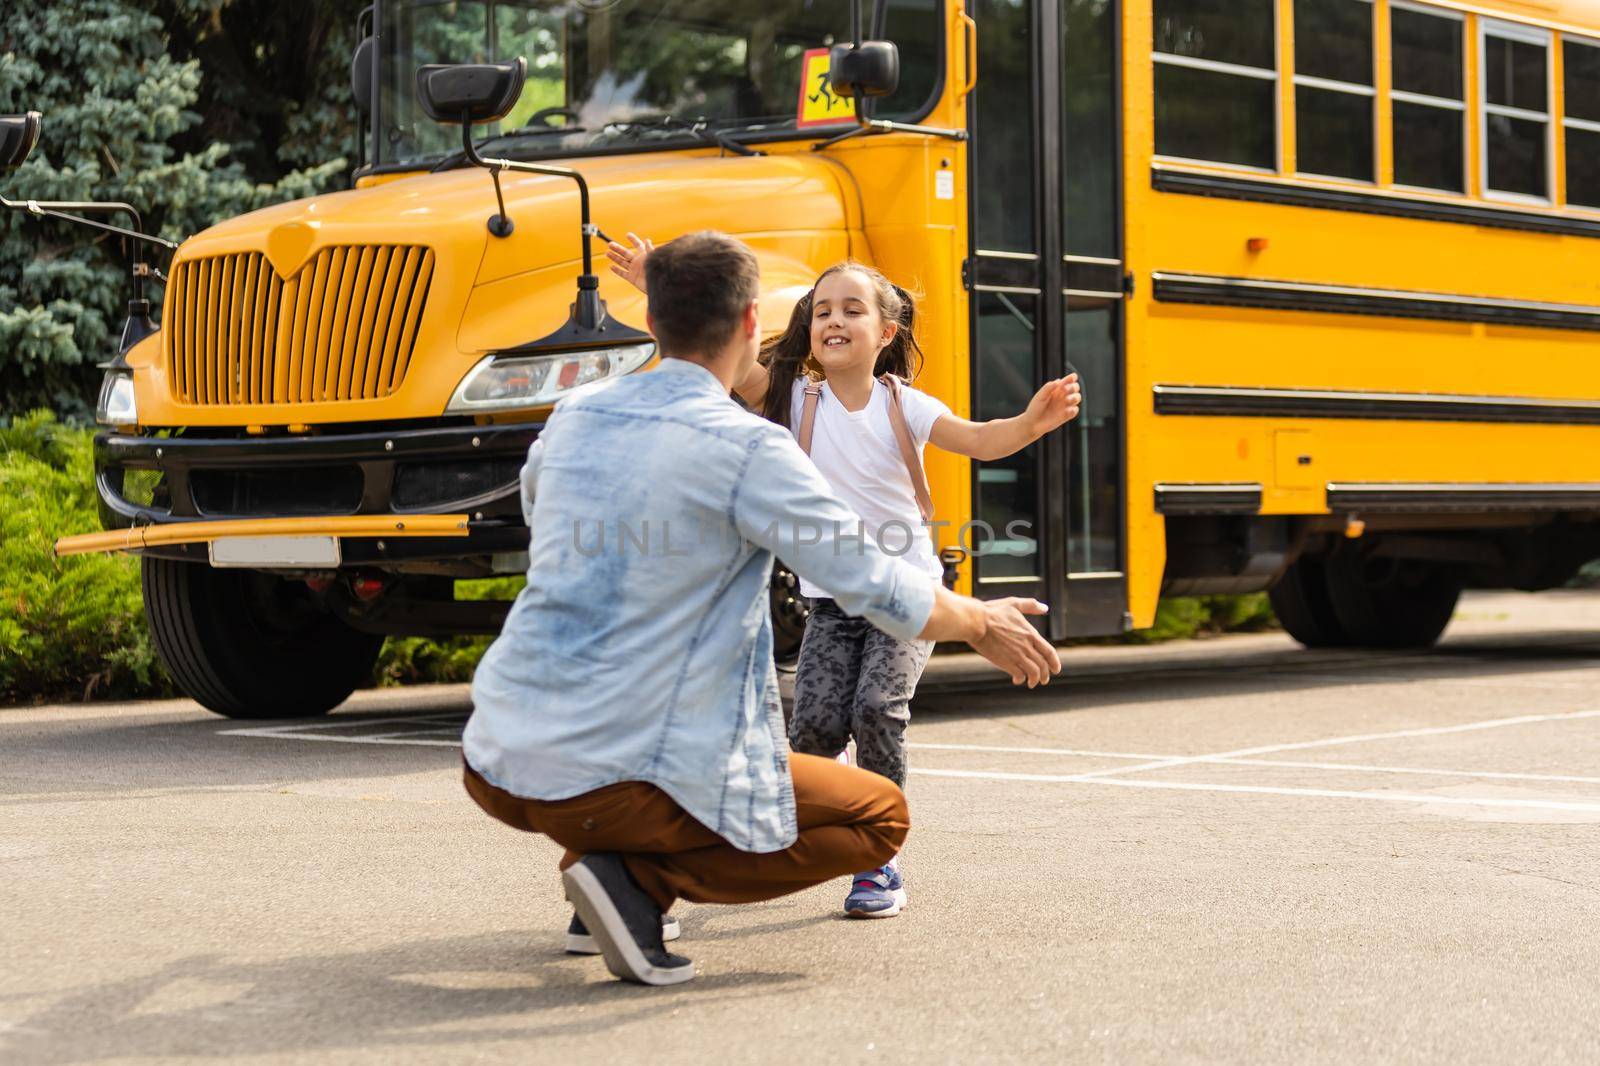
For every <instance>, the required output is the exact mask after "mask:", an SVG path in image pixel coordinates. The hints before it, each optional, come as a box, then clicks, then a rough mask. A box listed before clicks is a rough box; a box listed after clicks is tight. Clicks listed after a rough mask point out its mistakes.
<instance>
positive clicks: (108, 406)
mask: <svg viewBox="0 0 1600 1066" xmlns="http://www.w3.org/2000/svg"><path fill="white" fill-rule="evenodd" d="M94 420H95V421H96V422H99V423H100V424H101V425H102V426H136V425H138V424H139V406H138V404H137V403H135V402H134V399H133V375H132V374H130V373H129V372H128V371H126V370H108V371H106V376H105V379H104V380H103V381H101V382H100V401H99V402H98V403H96V404H95V408H94Z"/></svg>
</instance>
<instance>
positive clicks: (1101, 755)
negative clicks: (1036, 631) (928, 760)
mask: <svg viewBox="0 0 1600 1066" xmlns="http://www.w3.org/2000/svg"><path fill="white" fill-rule="evenodd" d="M906 747H908V748H921V749H923V750H925V751H992V752H998V753H1003V754H1008V755H1082V756H1085V757H1087V758H1091V759H1134V760H1140V759H1173V758H1177V756H1174V755H1150V754H1147V753H1138V752H1131V751H1085V750H1081V749H1078V748H1007V747H996V746H992V745H989V744H924V743H921V742H910V743H907V744H906Z"/></svg>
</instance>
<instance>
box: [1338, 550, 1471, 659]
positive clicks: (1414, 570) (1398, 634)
mask: <svg viewBox="0 0 1600 1066" xmlns="http://www.w3.org/2000/svg"><path fill="white" fill-rule="evenodd" d="M1352 547H1353V546H1348V547H1345V548H1344V549H1343V550H1340V551H1336V552H1334V553H1333V554H1332V555H1330V556H1329V557H1328V558H1327V560H1326V568H1327V582H1328V602H1329V603H1330V604H1331V605H1332V607H1333V613H1334V617H1335V618H1337V619H1338V620H1339V625H1340V627H1341V628H1342V629H1343V630H1344V632H1345V634H1346V635H1347V637H1348V638H1349V639H1348V643H1349V644H1351V645H1352V646H1355V647H1361V648H1429V647H1432V646H1433V645H1434V644H1436V643H1437V642H1438V640H1439V635H1440V634H1441V633H1443V632H1444V628H1445V626H1447V625H1449V624H1450V616H1451V615H1453V614H1455V610H1456V601H1457V600H1459V599H1460V598H1461V580H1460V579H1459V578H1458V577H1456V576H1455V575H1454V574H1453V573H1452V572H1451V571H1450V569H1449V568H1447V567H1444V566H1441V565H1439V564H1438V563H1430V562H1426V561H1422V560H1410V559H1391V558H1387V557H1381V556H1377V555H1375V554H1373V553H1372V552H1360V551H1355V550H1352Z"/></svg>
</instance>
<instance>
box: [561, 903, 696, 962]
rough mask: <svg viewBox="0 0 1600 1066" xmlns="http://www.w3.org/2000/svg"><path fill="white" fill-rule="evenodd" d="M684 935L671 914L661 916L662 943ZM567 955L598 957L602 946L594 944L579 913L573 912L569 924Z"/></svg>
mask: <svg viewBox="0 0 1600 1066" xmlns="http://www.w3.org/2000/svg"><path fill="white" fill-rule="evenodd" d="M682 935H683V929H682V927H681V926H679V925H678V919H676V918H674V917H673V916H672V915H670V914H663V915H662V916H661V939H662V941H664V942H665V941H670V940H676V939H678V938H679V937H680V936H682ZM567 954H568V955H598V954H600V946H599V945H598V944H596V943H595V942H594V937H592V936H590V935H589V927H588V926H586V925H584V924H583V919H582V918H579V917H578V912H577V911H573V912H572V921H571V922H569V923H567Z"/></svg>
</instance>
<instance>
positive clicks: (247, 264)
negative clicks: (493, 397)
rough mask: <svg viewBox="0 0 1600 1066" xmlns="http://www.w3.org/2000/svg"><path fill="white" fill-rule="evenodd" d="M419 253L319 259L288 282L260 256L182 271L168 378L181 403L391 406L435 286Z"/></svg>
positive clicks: (346, 253)
mask: <svg viewBox="0 0 1600 1066" xmlns="http://www.w3.org/2000/svg"><path fill="white" fill-rule="evenodd" d="M433 264H434V258H433V251H432V250H431V249H428V248H425V247H421V246H419V245H404V244H376V245H348V246H335V247H331V248H324V249H323V250H322V251H320V252H318V253H317V254H316V256H315V257H314V258H312V259H311V261H310V262H308V263H306V264H305V265H304V266H303V267H301V268H300V270H299V271H298V272H297V273H296V274H295V275H294V277H292V278H289V279H288V280H287V281H285V280H284V279H282V278H280V277H278V275H277V272H276V271H274V270H273V269H272V265H271V264H270V263H268V262H267V258H266V256H265V255H263V254H262V253H260V252H241V253H239V254H236V255H219V256H210V257H207V258H203V259H191V260H189V261H187V262H184V263H180V264H178V266H177V267H176V269H175V270H174V271H173V275H172V281H171V284H170V285H168V292H167V307H166V315H165V318H166V321H165V324H164V325H165V328H164V330H163V332H164V333H165V334H166V338H167V339H166V348H167V370H168V378H169V380H170V381H171V382H172V390H173V394H174V395H175V396H176V397H177V398H178V399H179V400H181V401H182V402H184V403H191V404H202V405H221V404H247V403H272V404H296V403H317V402H323V401H329V400H371V399H378V398H380V397H384V396H388V395H390V394H391V393H393V392H394V391H395V390H396V389H398V388H399V387H400V384H401V382H403V381H404V380H405V376H406V368H407V367H408V366H409V365H410V363H411V355H412V351H413V349H414V348H415V347H416V342H417V326H418V323H420V322H421V321H422V313H423V309H424V306H425V305H426V303H427V298H428V285H429V283H430V282H431V281H432V280H433Z"/></svg>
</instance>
